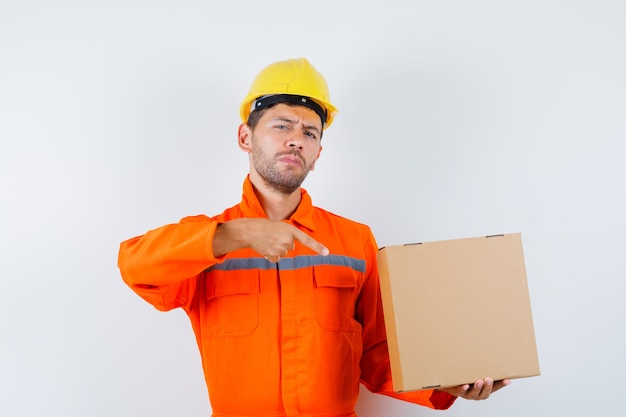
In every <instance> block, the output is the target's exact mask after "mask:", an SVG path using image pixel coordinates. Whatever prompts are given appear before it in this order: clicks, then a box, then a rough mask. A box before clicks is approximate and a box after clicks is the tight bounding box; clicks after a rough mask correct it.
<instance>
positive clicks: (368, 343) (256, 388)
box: [119, 179, 456, 417]
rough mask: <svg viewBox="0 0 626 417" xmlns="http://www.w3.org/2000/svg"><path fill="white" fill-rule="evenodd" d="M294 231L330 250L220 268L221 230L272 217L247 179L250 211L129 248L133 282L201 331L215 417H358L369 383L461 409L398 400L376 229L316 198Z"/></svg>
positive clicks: (200, 221)
mask: <svg viewBox="0 0 626 417" xmlns="http://www.w3.org/2000/svg"><path fill="white" fill-rule="evenodd" d="M301 195H302V200H301V202H300V204H299V206H298V208H297V210H296V212H295V213H294V214H293V215H292V216H291V218H290V219H289V220H288V221H289V223H291V224H293V225H294V226H296V227H298V228H299V229H301V230H303V231H304V232H306V233H308V234H309V235H311V236H312V237H313V238H314V239H316V240H317V241H319V242H321V243H322V244H324V245H325V246H326V247H327V248H328V249H329V250H330V254H329V255H328V256H322V255H318V254H316V253H315V252H313V251H312V250H311V249H309V248H307V247H305V246H304V245H301V244H300V243H299V242H296V247H295V249H294V250H293V251H290V252H289V254H288V256H287V257H285V258H281V259H280V261H279V263H271V262H269V261H268V260H266V259H265V258H263V257H262V256H260V255H259V254H257V253H256V252H254V251H252V250H250V249H244V250H238V251H235V252H231V253H229V254H228V255H226V256H224V257H220V258H216V257H214V256H213V253H212V239H213V235H214V233H215V229H216V227H217V225H218V224H219V223H220V222H225V221H228V220H232V219H237V218H242V217H248V218H251V217H252V218H259V217H267V216H266V215H265V213H264V211H263V209H262V207H261V205H260V203H259V201H258V200H257V198H256V195H255V193H254V190H253V188H252V184H251V183H250V181H249V179H246V181H245V182H244V191H243V200H242V202H241V203H239V204H238V205H236V206H234V207H231V208H229V209H227V210H226V211H225V212H224V213H222V214H221V215H219V216H215V217H213V218H209V217H206V216H195V217H188V218H185V219H183V220H182V221H181V222H180V223H178V224H172V225H167V226H163V227H161V228H159V229H156V230H153V231H150V232H148V233H146V234H145V235H143V236H139V237H136V238H133V239H130V240H128V241H125V242H123V243H122V244H121V248H120V253H119V267H120V270H121V273H122V276H123V278H124V280H125V282H126V283H127V284H128V285H129V286H130V287H131V288H132V289H133V290H134V291H135V292H137V294H139V295H140V296H141V297H143V298H144V299H145V300H147V301H148V302H149V303H150V304H152V305H153V306H154V307H156V308H157V309H159V310H163V311H165V310H171V309H174V308H177V307H182V308H183V309H184V310H185V311H186V312H187V314H188V316H189V318H190V320H191V324H192V326H193V329H194V332H195V335H196V340H197V343H198V347H199V348H200V352H201V355H202V365H203V368H204V374H205V378H206V382H207V385H208V390H209V396H210V400H211V407H212V409H213V415H214V416H216V417H226V416H228V417H255V416H264V417H266V416H311V417H313V416H324V417H333V416H354V415H355V414H354V406H355V403H356V401H357V397H358V391H359V381H360V382H361V383H363V384H364V385H365V386H366V387H367V388H368V389H369V390H370V391H373V392H378V393H382V394H386V395H390V396H393V397H396V398H400V399H403V400H406V401H410V402H414V403H418V404H422V405H425V406H427V407H431V408H438V409H445V408H448V407H450V405H452V403H453V402H454V399H455V398H456V397H454V396H451V395H448V394H446V393H443V392H437V391H418V392H413V393H402V394H396V393H394V392H393V390H392V385H391V373H390V367H389V358H388V353H387V342H386V336H385V329H384V322H383V313H382V307H381V298H380V292H379V286H378V285H379V284H378V272H377V265H376V251H377V246H376V242H375V241H374V238H373V236H372V233H371V231H370V229H369V228H368V227H367V226H364V225H361V224H358V223H355V222H353V221H350V220H347V219H344V218H342V217H339V216H336V215H333V214H331V213H329V212H327V211H324V210H322V209H319V208H317V207H314V206H313V205H312V203H311V199H310V197H309V195H308V194H307V192H306V191H304V190H301Z"/></svg>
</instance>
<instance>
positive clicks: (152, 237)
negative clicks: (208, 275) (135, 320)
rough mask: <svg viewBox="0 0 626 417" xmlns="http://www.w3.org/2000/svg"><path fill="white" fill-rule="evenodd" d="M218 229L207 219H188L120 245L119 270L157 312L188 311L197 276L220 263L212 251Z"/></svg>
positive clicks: (215, 224)
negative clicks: (178, 309)
mask: <svg viewBox="0 0 626 417" xmlns="http://www.w3.org/2000/svg"><path fill="white" fill-rule="evenodd" d="M217 225H218V222H217V221H215V220H213V219H210V218H208V217H206V216H196V217H188V218H185V219H183V220H181V222H180V223H177V224H170V225H166V226H163V227H160V228H158V229H155V230H151V231H149V232H147V233H146V234H144V235H142V236H137V237H134V238H132V239H129V240H126V241H124V242H122V243H121V245H120V250H119V254H118V267H119V269H120V273H121V275H122V278H123V280H124V282H126V284H128V286H129V287H130V288H131V289H132V290H133V291H135V292H136V293H137V294H138V295H139V296H140V297H142V298H143V299H144V300H146V301H147V302H149V303H150V304H152V305H153V306H154V307H155V308H157V309H158V310H161V311H167V310H171V309H174V308H177V307H183V308H186V309H188V308H189V306H190V303H191V302H192V299H193V296H194V293H195V289H196V283H197V277H198V275H199V274H200V273H201V272H202V271H204V270H205V269H206V268H208V267H209V266H211V265H214V264H216V263H220V262H221V260H220V259H218V258H215V257H214V256H213V250H212V242H213V235H214V234H215V229H216V227H217Z"/></svg>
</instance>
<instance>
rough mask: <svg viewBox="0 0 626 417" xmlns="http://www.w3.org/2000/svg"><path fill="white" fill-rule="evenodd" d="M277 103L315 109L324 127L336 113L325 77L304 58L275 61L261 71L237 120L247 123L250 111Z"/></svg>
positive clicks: (242, 104)
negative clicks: (239, 118)
mask: <svg viewBox="0 0 626 417" xmlns="http://www.w3.org/2000/svg"><path fill="white" fill-rule="evenodd" d="M309 99H310V100H309ZM279 102H280V103H282V102H286V103H289V104H299V105H303V106H306V107H309V108H311V109H313V110H315V112H316V113H317V114H319V115H320V118H321V119H322V125H323V128H324V129H326V128H327V127H328V126H330V125H331V123H332V122H333V119H334V117H335V114H336V113H337V108H336V107H335V106H333V105H332V104H331V103H330V94H329V92H328V85H327V84H326V80H325V79H324V77H323V76H322V74H320V73H319V72H318V71H317V70H316V69H315V68H314V67H313V66H312V65H311V64H310V63H309V61H307V59H306V58H299V59H288V60H286V61H279V62H275V63H273V64H270V65H269V66H267V67H265V68H264V69H263V70H261V72H260V73H259V74H258V75H257V76H256V78H255V79H254V81H253V82H252V86H251V87H250V91H249V92H248V95H247V96H246V98H244V99H243V102H242V103H241V107H240V109H239V114H240V115H241V120H243V122H244V123H247V122H248V116H250V112H251V111H252V110H257V109H261V108H263V107H266V106H268V105H270V104H275V103H279Z"/></svg>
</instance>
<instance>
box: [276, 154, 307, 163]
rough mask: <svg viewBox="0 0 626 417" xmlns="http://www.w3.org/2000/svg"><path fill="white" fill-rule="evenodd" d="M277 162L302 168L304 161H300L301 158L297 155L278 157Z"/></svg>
mask: <svg viewBox="0 0 626 417" xmlns="http://www.w3.org/2000/svg"><path fill="white" fill-rule="evenodd" d="M278 161H280V162H282V163H284V164H287V165H297V166H304V161H303V160H302V158H301V157H300V156H298V155H293V154H288V155H282V156H279V157H278Z"/></svg>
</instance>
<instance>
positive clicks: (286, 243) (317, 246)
mask: <svg viewBox="0 0 626 417" xmlns="http://www.w3.org/2000/svg"><path fill="white" fill-rule="evenodd" d="M296 240H297V241H298V242H300V243H302V244H303V245H305V246H307V247H309V248H311V249H312V250H314V251H315V252H317V253H319V254H320V255H324V256H326V255H328V253H329V251H328V248H326V246H324V245H322V244H321V243H319V242H318V241H317V240H315V239H313V238H312V237H311V236H309V235H307V234H306V233H304V232H303V231H301V230H299V229H298V228H296V227H295V226H293V225H291V224H289V223H286V222H283V221H275V220H269V219H261V218H257V219H248V218H246V219H235V220H231V221H228V222H225V223H221V224H220V225H218V226H217V230H216V231H215V235H214V237H213V255H214V256H216V257H219V256H222V255H225V254H227V253H229V252H232V251H235V250H237V249H243V248H251V249H252V250H254V251H255V252H257V253H258V254H259V255H261V256H263V257H265V259H267V260H269V261H270V262H278V261H279V260H280V258H281V257H284V256H286V255H287V253H288V252H289V251H290V250H293V249H294V248H295V244H296Z"/></svg>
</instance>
